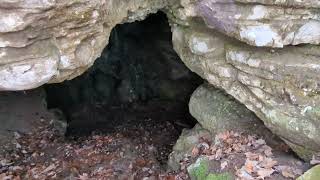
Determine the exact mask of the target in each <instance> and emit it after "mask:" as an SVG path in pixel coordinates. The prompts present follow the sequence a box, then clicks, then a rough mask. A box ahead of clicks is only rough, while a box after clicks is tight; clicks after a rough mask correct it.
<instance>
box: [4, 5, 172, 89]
mask: <svg viewBox="0 0 320 180" xmlns="http://www.w3.org/2000/svg"><path fill="white" fill-rule="evenodd" d="M165 5H166V2H165V1H164V0H104V1H101V0H77V1H75V0H68V1H64V0H46V1H43V0H32V1H30V0H13V1H12V0H3V1H1V5H0V90H23V89H31V88H35V87H38V86H40V85H42V84H44V83H47V82H61V81H63V80H66V79H72V78H74V77H76V76H78V75H80V74H82V73H83V72H84V71H85V70H86V69H88V68H89V67H90V66H91V65H92V64H93V62H94V61H95V59H96V58H97V57H99V56H100V54H101V52H102V50H103V49H104V48H105V46H106V45H107V43H108V39H109V34H110V32H111V29H112V28H113V27H114V26H115V25H116V24H119V23H124V22H131V21H134V20H140V19H143V18H144V17H145V16H146V15H147V14H149V13H151V12H156V11H157V10H158V9H160V8H163V7H164V6H165Z"/></svg>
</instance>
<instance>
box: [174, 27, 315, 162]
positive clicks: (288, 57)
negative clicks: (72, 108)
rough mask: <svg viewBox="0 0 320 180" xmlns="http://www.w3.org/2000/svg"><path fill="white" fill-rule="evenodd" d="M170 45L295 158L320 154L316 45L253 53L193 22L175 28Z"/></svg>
mask: <svg viewBox="0 0 320 180" xmlns="http://www.w3.org/2000/svg"><path fill="white" fill-rule="evenodd" d="M173 42H174V47H175V49H176V51H177V52H178V54H180V57H181V58H182V60H183V61H184V62H185V63H186V65H187V66H188V67H189V68H191V69H192V70H193V71H195V72H197V73H198V74H199V75H201V76H202V77H203V78H205V79H207V80H208V81H209V82H210V83H211V84H213V85H215V86H217V87H220V88H223V89H225V90H226V92H227V93H228V94H231V95H232V96H234V97H235V98H236V99H238V100H239V101H240V102H241V103H243V104H245V105H246V106H247V108H249V109H250V110H252V111H253V112H255V113H256V115H257V116H258V117H259V118H260V119H262V120H263V121H264V123H265V124H266V126H267V127H268V128H270V129H271V130H272V131H273V132H274V133H276V134H278V135H279V136H281V137H282V138H283V139H284V140H285V141H287V142H288V143H289V145H290V146H291V147H292V148H293V149H294V150H296V152H297V153H298V154H299V155H301V156H302V157H304V158H310V156H306V154H308V155H310V152H312V151H319V149H320V148H319V147H320V141H319V138H317V137H319V136H320V134H319V133H320V131H319V127H320V121H319V119H320V117H319V115H320V114H319V107H320V106H319V105H320V99H319V80H320V79H319V76H318V74H319V71H320V69H319V67H320V61H319V55H320V54H319V52H320V51H319V50H320V47H319V46H311V45H304V46H299V47H286V48H284V49H267V48H254V47H251V46H247V45H244V44H243V43H239V42H238V41H234V40H233V39H230V38H228V37H226V36H224V35H222V34H220V33H218V32H216V31H213V30H209V29H208V28H207V27H205V26H204V25H202V24H201V23H197V22H193V24H191V23H190V25H189V26H188V27H185V26H179V25H176V26H174V27H173ZM302 147H305V148H302ZM301 148H302V149H304V150H301ZM301 151H304V152H301ZM305 152H308V153H305Z"/></svg>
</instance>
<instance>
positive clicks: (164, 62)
mask: <svg viewBox="0 0 320 180" xmlns="http://www.w3.org/2000/svg"><path fill="white" fill-rule="evenodd" d="M171 36H172V34H171V29H170V26H169V23H168V20H167V17H166V15H165V14H164V13H157V14H154V15H150V16H149V17H148V18H147V19H146V20H144V21H140V22H134V23H128V24H122V25H118V26H116V27H115V28H114V29H113V31H112V33H111V35H110V39H109V44H108V46H107V47H106V48H105V49H104V51H103V53H102V55H101V57H100V58H98V59H97V60H96V62H95V64H94V65H93V66H92V67H91V68H90V69H89V70H88V71H87V72H86V73H84V74H83V75H81V76H79V77H77V78H75V79H73V80H70V81H66V82H63V83H61V84H49V85H46V86H45V90H46V94H47V97H46V100H47V107H48V109H55V112H56V114H57V115H58V116H61V118H62V119H65V120H67V122H68V127H67V132H66V136H82V135H89V134H91V133H93V132H99V133H112V132H119V131H120V132H127V134H128V136H133V137H147V136H150V137H151V138H150V139H152V140H151V141H154V143H158V144H159V148H163V147H167V149H168V152H167V153H165V154H168V153H169V152H170V151H169V150H171V148H172V146H173V144H174V143H175V141H176V140H177V139H178V137H179V135H180V133H181V131H182V129H183V128H192V127H193V126H194V125H195V123H196V120H195V119H193V118H192V116H191V115H190V114H189V109H188V102H189V98H190V96H191V94H192V92H193V91H194V90H195V89H196V88H197V87H198V86H199V85H200V84H202V81H203V80H202V79H201V78H200V77H199V76H197V75H196V74H194V73H193V72H191V71H190V70H189V69H188V68H187V67H186V66H185V65H184V64H183V62H182V61H181V60H180V58H179V57H178V55H177V54H176V52H175V51H174V49H173V45H172V42H171Z"/></svg>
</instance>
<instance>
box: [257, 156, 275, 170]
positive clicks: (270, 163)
mask: <svg viewBox="0 0 320 180" xmlns="http://www.w3.org/2000/svg"><path fill="white" fill-rule="evenodd" d="M277 163H278V162H277V161H275V160H273V159H271V158H265V159H264V160H263V161H262V162H261V163H260V166H261V167H263V168H267V169H269V168H272V167H274V166H275V165H277Z"/></svg>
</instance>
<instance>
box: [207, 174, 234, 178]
mask: <svg viewBox="0 0 320 180" xmlns="http://www.w3.org/2000/svg"><path fill="white" fill-rule="evenodd" d="M232 179H233V178H232V176H231V175H230V174H229V173H221V174H211V173H210V174H209V175H208V176H207V177H206V179H205V180H232Z"/></svg>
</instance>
